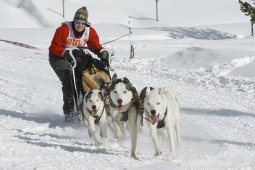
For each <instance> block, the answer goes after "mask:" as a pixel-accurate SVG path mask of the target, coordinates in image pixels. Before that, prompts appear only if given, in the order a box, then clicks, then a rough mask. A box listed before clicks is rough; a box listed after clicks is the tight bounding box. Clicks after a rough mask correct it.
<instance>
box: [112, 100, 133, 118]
mask: <svg viewBox="0 0 255 170" xmlns="http://www.w3.org/2000/svg"><path fill="white" fill-rule="evenodd" d="M109 101H110V106H111V107H113V108H117V106H116V105H114V103H113V101H112V99H111V98H110V99H109ZM130 103H133V98H132V100H131V101H130V102H129V103H128V104H130ZM128 111H129V109H128V110H127V111H125V112H121V113H122V116H121V118H120V121H122V122H126V121H127V120H128Z"/></svg>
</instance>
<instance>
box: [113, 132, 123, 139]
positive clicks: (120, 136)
mask: <svg viewBox="0 0 255 170" xmlns="http://www.w3.org/2000/svg"><path fill="white" fill-rule="evenodd" d="M114 138H115V139H121V138H122V134H121V133H120V132H117V133H116V134H115V135H114Z"/></svg>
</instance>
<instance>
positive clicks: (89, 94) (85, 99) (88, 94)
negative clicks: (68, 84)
mask: <svg viewBox="0 0 255 170" xmlns="http://www.w3.org/2000/svg"><path fill="white" fill-rule="evenodd" d="M91 94H92V91H87V92H86V93H85V95H84V101H86V102H87V100H88V98H89V97H90V96H91Z"/></svg>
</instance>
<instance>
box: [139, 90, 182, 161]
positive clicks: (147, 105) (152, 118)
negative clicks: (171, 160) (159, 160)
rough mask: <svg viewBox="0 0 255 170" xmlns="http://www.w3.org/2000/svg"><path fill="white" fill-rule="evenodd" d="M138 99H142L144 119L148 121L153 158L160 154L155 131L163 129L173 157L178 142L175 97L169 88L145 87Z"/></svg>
mask: <svg viewBox="0 0 255 170" xmlns="http://www.w3.org/2000/svg"><path fill="white" fill-rule="evenodd" d="M140 99H141V100H143V99H144V101H143V105H144V112H145V118H146V119H147V120H148V126H149V129H150V133H151V137H152V140H153V143H154V147H155V156H158V155H160V154H161V153H162V152H161V151H160V148H159V142H158V133H157V129H159V128H164V130H165V131H166V133H167V138H168V140H169V141H170V151H172V154H173V157H175V156H176V150H175V147H176V144H178V143H179V142H180V125H179V119H180V116H179V115H180V108H179V104H178V101H177V99H176V97H175V95H174V94H173V93H172V91H171V90H170V89H169V88H159V89H153V88H151V87H145V88H144V89H143V90H142V92H141V93H140Z"/></svg>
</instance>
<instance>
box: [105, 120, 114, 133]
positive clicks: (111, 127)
mask: <svg viewBox="0 0 255 170" xmlns="http://www.w3.org/2000/svg"><path fill="white" fill-rule="evenodd" d="M106 121H107V125H108V127H109V128H110V129H111V131H112V134H113V135H114V134H115V132H114V128H113V122H112V118H111V116H107V117H106Z"/></svg>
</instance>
